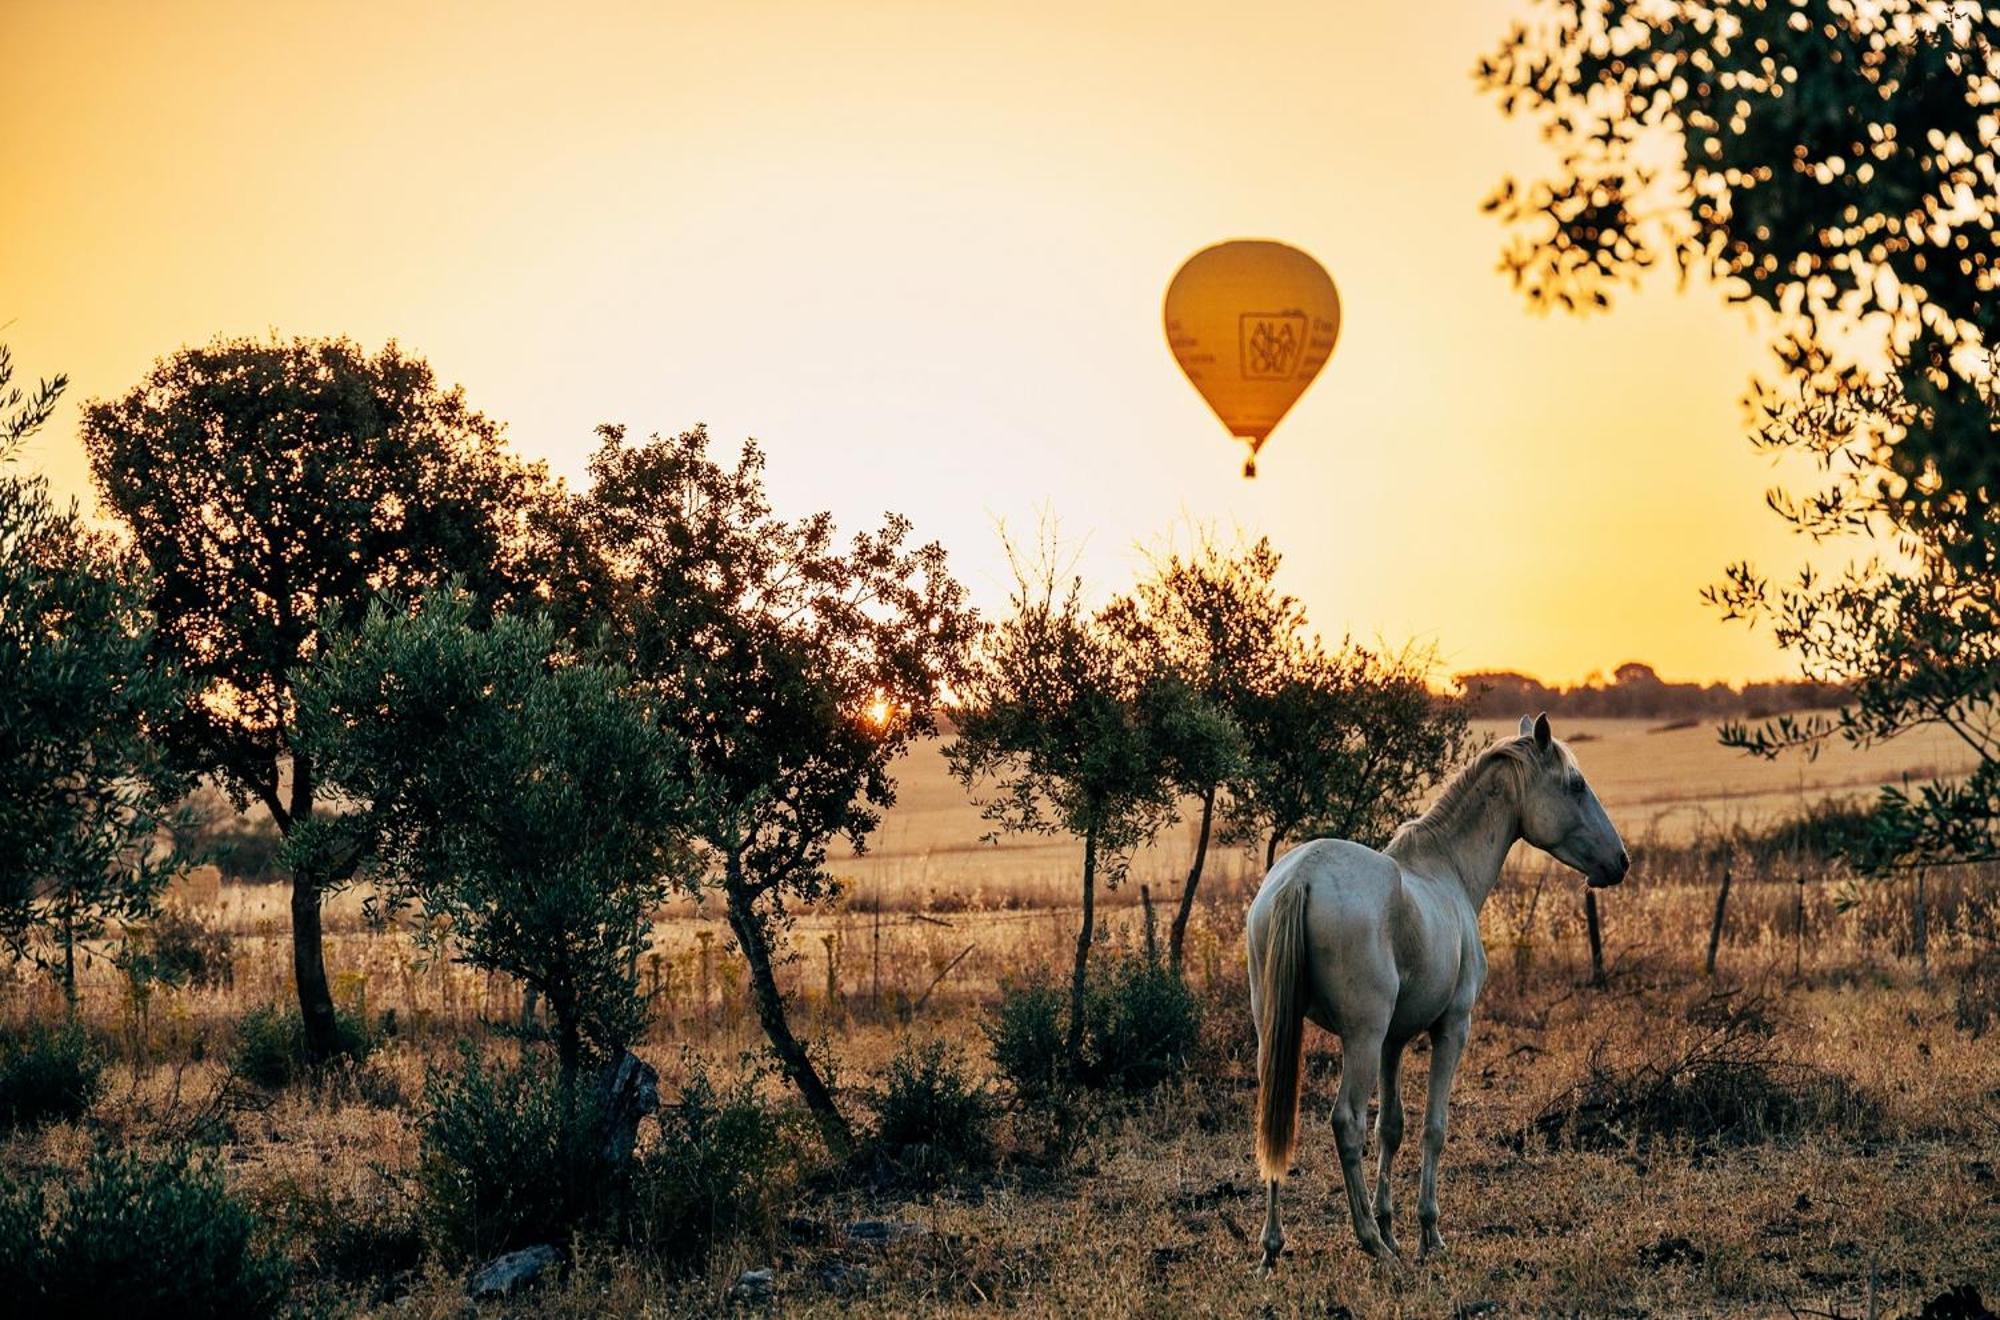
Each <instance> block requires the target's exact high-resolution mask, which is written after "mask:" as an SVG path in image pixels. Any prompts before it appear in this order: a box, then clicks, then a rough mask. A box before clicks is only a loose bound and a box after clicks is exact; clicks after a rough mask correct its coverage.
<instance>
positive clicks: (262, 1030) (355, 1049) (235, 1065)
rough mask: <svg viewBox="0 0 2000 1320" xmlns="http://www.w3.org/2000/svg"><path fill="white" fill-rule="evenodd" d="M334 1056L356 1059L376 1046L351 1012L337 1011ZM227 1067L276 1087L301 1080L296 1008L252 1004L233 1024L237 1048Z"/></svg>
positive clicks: (302, 1036) (302, 1051) (301, 1033)
mask: <svg viewBox="0 0 2000 1320" xmlns="http://www.w3.org/2000/svg"><path fill="white" fill-rule="evenodd" d="M334 1027H335V1030H336V1032H337V1036H338V1043H337V1045H336V1049H335V1052H336V1056H337V1057H339V1058H344V1059H351V1060H353V1061H354V1062H356V1063H359V1062H361V1061H362V1060H363V1059H366V1058H367V1057H368V1054H369V1051H371V1050H373V1049H374V1048H375V1038H374V1036H373V1035H371V1034H370V1033H369V1030H368V1024H367V1023H366V1022H364V1021H363V1020H362V1019H360V1018H358V1017H356V1016H354V1015H353V1014H350V1013H340V1012H336V1013H335V1014H334ZM229 1070H230V1071H231V1072H233V1073H235V1074H236V1075H237V1076H238V1077H240V1078H242V1079H243V1080H244V1081H246V1082H249V1083H250V1084H251V1085H253V1086H261V1087H263V1088H264V1089H265V1090H267V1091H279V1090H283V1089H284V1088H285V1087H287V1086H290V1085H292V1083H294V1082H297V1081H300V1080H302V1079H303V1078H304V1077H305V1076H306V1074H307V1073H308V1072H310V1071H311V1066H310V1065H309V1064H308V1063H307V1062H306V1024H305V1020H304V1019H303V1018H302V1017H300V1016H299V1010H298V1009H297V1008H286V1009H276V1008H268V1007H267V1008H253V1009H251V1010H250V1011H249V1012H248V1013H245V1014H244V1015H243V1020H242V1021H240V1022H238V1023H237V1024H236V1049H235V1050H234V1052H232V1053H231V1054H230V1056H229Z"/></svg>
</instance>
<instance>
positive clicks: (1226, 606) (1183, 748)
mask: <svg viewBox="0 0 2000 1320" xmlns="http://www.w3.org/2000/svg"><path fill="white" fill-rule="evenodd" d="M1278 563H1279V556H1278V552H1277V551H1276V550H1274V549H1272V547H1271V543H1270V541H1269V539H1267V538H1259V539H1258V540H1257V541H1256V542H1255V543H1253V544H1248V545H1237V546H1234V547H1231V546H1228V545H1225V544H1223V543H1221V542H1219V541H1218V540H1217V539H1216V538H1215V537H1214V536H1213V534H1211V533H1209V532H1207V531H1199V532H1197V533H1196V535H1195V537H1194V544H1193V545H1192V546H1191V547H1190V548H1189V549H1188V550H1187V551H1185V552H1183V551H1181V550H1178V549H1175V550H1170V551H1168V552H1166V553H1164V554H1162V555H1160V556H1158V557H1157V558H1156V559H1155V560H1154V562H1153V564H1152V566H1151V570H1150V571H1149V572H1148V573H1147V574H1146V575H1145V576H1144V577H1142V578H1141V579H1140V581H1139V583H1138V585H1137V586H1136V587H1134V589H1133V591H1132V593H1131V594H1130V595H1129V596H1126V597H1123V598H1121V599H1120V600H1119V601H1118V602H1115V603H1114V605H1113V607H1112V612H1111V616H1110V621H1111V624H1112V626H1113V628H1114V629H1116V630H1117V631H1118V632H1119V633H1121V634H1122V635H1123V636H1124V637H1125V639H1126V644H1127V645H1128V646H1131V647H1133V648H1136V650H1137V652H1138V663H1139V664H1140V665H1141V666H1142V667H1143V668H1144V669H1145V670H1147V671H1148V672H1149V673H1150V674H1151V675H1152V676H1153V677H1154V681H1155V682H1162V681H1164V682H1173V683H1178V684H1180V685H1182V686H1183V687H1184V688H1185V689H1186V698H1185V699H1183V700H1179V701H1177V703H1176V704H1177V705H1178V706H1179V711H1178V717H1177V718H1175V719H1171V720H1164V721H1159V722H1157V723H1158V726H1159V727H1160V729H1161V732H1162V734H1163V735H1164V738H1163V741H1164V744H1165V745H1164V747H1163V752H1164V754H1165V756H1166V758H1167V763H1168V764H1169V766H1170V767H1171V769H1172V773H1173V778H1174V781H1175V787H1176V788H1177V790H1178V791H1179V792H1180V793H1182V794H1184V795H1186V796H1187V797H1189V798H1192V799H1193V800H1194V801H1195V802H1196V803H1198V804H1199V809H1200V823H1199V825H1198V826H1197V829H1196V833H1195V844H1194V856H1193V858H1192V859H1191V860H1190V861H1189V864H1188V873H1187V879H1186V881H1185V882H1184V883H1183V884H1182V886H1181V898H1180V905H1179V907H1178V908H1177V909H1176V911H1175V913H1174V919H1173V925H1172V928H1171V930H1170V932H1169V935H1168V939H1167V950H1168V963H1169V965H1170V966H1172V968H1173V969H1174V970H1175V971H1176V972H1178V971H1179V970H1180V967H1181V957H1182V949H1183V947H1184V945H1185V943H1186V940H1187V928H1188V920H1189V918H1190V917H1191V916H1192V914H1193V912H1194V902H1195V892H1196V889H1197V887H1198V886H1199V885H1200V884H1201V874H1202V868H1203V865H1204V863H1205V862H1206V860H1207V857H1208V850H1209V843H1210V840H1211V838H1212V836H1213V831H1214V826H1215V820H1216V807H1217V803H1218V800H1219V799H1221V798H1222V797H1223V795H1224V791H1225V788H1226V786H1227V785H1228V784H1229V782H1230V781H1231V780H1233V779H1238V778H1239V777H1240V776H1241V774H1242V773H1243V771H1244V769H1245V768H1246V767H1245V763H1244V757H1245V755H1246V752H1247V749H1246V747H1245V745H1244V737H1243V730H1244V727H1245V726H1246V725H1247V724H1249V723H1251V722H1252V721H1253V720H1254V719H1255V717H1256V715H1257V713H1258V711H1259V710H1260V709H1261V707H1260V703H1261V702H1262V701H1263V700H1264V698H1266V697H1268V696H1269V695H1270V694H1271V693H1273V692H1275V691H1276V690H1277V689H1278V687H1279V686H1280V684H1281V683H1282V681H1283V679H1284V677H1285V675H1286V672H1287V664H1288V660H1289V658H1290V657H1291V655H1292V654H1293V653H1294V651H1295V650H1296V648H1297V646H1298V645H1299V634H1300V633H1301V631H1302V630H1303V628H1304V626H1305V609H1304V607H1303V606H1302V605H1300V604H1299V602H1298V601H1297V600H1296V599H1295V598H1293V597H1292V596H1290V595H1289V594H1287V593H1285V592H1282V591H1280V590H1278V588H1277V585H1276V577H1277V572H1278ZM1225 805H1226V804H1225Z"/></svg>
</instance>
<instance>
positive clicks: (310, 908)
mask: <svg viewBox="0 0 2000 1320" xmlns="http://www.w3.org/2000/svg"><path fill="white" fill-rule="evenodd" d="M313 788H314V785H313V772H312V762H310V761H308V760H307V759H306V758H305V757H303V756H294V757H293V758H292V802H291V813H290V816H289V818H288V819H287V820H285V821H283V822H281V824H282V825H283V827H284V830H285V832H286V833H288V834H289V833H290V832H291V830H292V827H293V826H295V825H297V824H298V823H299V822H300V821H302V820H311V819H312V814H313ZM319 900H320V879H319V874H318V872H317V870H316V869H315V867H314V866H313V865H311V864H308V865H306V866H303V867H300V868H299V869H297V870H295V871H293V872H292V979H293V980H295V981H296V982H297V983H298V987H299V1019H300V1021H301V1022H303V1023H304V1025H305V1037H306V1057H307V1058H308V1059H309V1060H310V1061H312V1062H313V1063H324V1062H326V1061H327V1060H328V1059H330V1058H332V1057H333V1056H334V1055H335V1054H336V1053H338V1052H339V1049H340V1029H339V1026H338V1024H337V1023H336V1022H335V1021H334V1016H333V991H332V989H331V988H329V987H328V985H327V980H326V946H325V942H324V940H323V939H322V937H321V933H320V911H319Z"/></svg>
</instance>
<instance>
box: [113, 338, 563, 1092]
mask: <svg viewBox="0 0 2000 1320" xmlns="http://www.w3.org/2000/svg"><path fill="white" fill-rule="evenodd" d="M83 438H84V443H85V445H86V447H87V448H88V449H89V451H90V461H91V470H92V472H93V474H94V475H95V477H96V480H97V486H98V489H99V491H100V492H101V493H102V495H103V497H104V501H105V503H106V505H108V506H109V508H110V510H111V511H112V512H113V513H115V514H116V515H117V516H118V517H119V518H120V519H122V520H123V521H124V523H125V524H126V526H127V527H129V528H130V529H131V532H132V536H133V540H134V542H135V543H136V545H137V548H138V550H139V553H140V554H141V555H142V556H143V557H144V559H145V561H146V562H147V564H148V565H149V566H150V568H151V570H152V576H151V601H150V604H151V607H152V611H153V614H154V616H155V619H156V628H157V631H156V632H155V633H154V635H153V652H154V654H155V656H156V658H158V659H159V660H161V661H163V662H167V663H171V664H174V665H176V666H178V667H180V668H181V669H182V670H183V671H184V672H185V673H186V675H187V677H188V680H189V684H190V686H189V691H188V696H187V698H186V700H185V702H184V704H183V707H182V709H181V711H180V714H179V718H178V719H177V720H176V721H175V724H174V726H173V728H172V729H171V731H170V733H171V742H172V745H173V748H174V750H175V752H176V753H177V756H178V759H179V760H180V762H181V764H182V765H183V766H185V767H186V768H188V769H190V770H194V771H199V772H201V773H205V774H214V775H216V776H217V777H218V778H219V779H220V781H221V782H222V783H223V784H224V785H225V786H226V787H227V788H228V789H229V790H230V792H231V794H232V796H233V797H234V798H235V800H236V803H237V806H238V807H239V809H240V808H241V807H243V806H244V805H246V804H247V802H248V801H249V800H250V799H253V798H254V799H255V800H256V801H258V802H260V803H261V804H263V806H264V807H265V808H266V809H267V810H268V811H269V812H270V813H271V818H272V820H274V821H275V822H276V823H277V826H278V828H279V830H281V831H283V832H284V833H286V834H289V833H290V832H291V830H292V828H293V827H294V826H295V825H297V824H299V823H302V822H305V821H309V820H311V819H312V817H313V815H314V813H315V811H316V810H317V809H318V807H319V804H320V800H321V792H320V780H319V773H318V767H316V766H315V765H314V764H313V762H312V758H311V757H310V756H301V755H298V754H296V748H295V747H294V746H293V743H294V732H295V725H294V710H293V684H294V682H295V680H296V678H297V675H298V673H299V671H300V670H301V669H302V668H303V667H304V666H305V665H307V664H308V663H310V662H311V660H312V658H313V656H314V655H315V654H317V653H318V651H319V650H320V648H321V646H322V645H323V642H324V630H325V628H326V627H327V626H329V625H332V626H336V627H345V628H351V627H354V626H355V625H357V624H359V622H360V621H361V618H362V615H363V613H364V612H365V611H366V609H367V607H368V604H369V602H370V601H371V600H373V599H374V597H375V594H376V593H377V592H378V591H390V592H397V593H402V594H404V595H410V594H414V593H416V592H418V591H421V590H422V589H424V588H425V587H428V586H431V585H434V584H437V583H441V582H443V581H445V580H446V579H448V578H450V577H452V576H454V575H457V576H461V577H462V578H463V579H464V581H465V582H466V583H467V585H468V586H469V587H470V588H471V589H472V590H474V591H475V592H478V593H480V594H481V595H483V596H487V597H491V598H508V597H512V596H517V595H521V594H524V593H526V592H527V590H528V589H529V587H528V584H530V583H531V582H532V581H533V580H534V579H535V577H536V576H537V571H536V570H535V569H534V568H533V567H532V566H533V565H534V563H535V555H534V554H533V553H531V552H532V551H533V550H534V549H535V548H536V547H537V546H538V545H539V542H538V541H537V539H536V538H535V537H534V536H533V535H532V533H533V531H534V530H535V516H536V510H537V508H538V507H539V504H540V502H541V496H542V494H543V483H542V478H541V475H540V473H539V471H538V470H537V469H533V468H529V467H525V466H523V465H521V464H519V463H517V462H515V461H514V460H513V459H511V458H510V457H508V456H507V454H506V453H505V451H504V449H503V448H502V446H501V440H500V428H499V427H498V426H497V425H495V424H494V423H492V422H490V421H488V420H486V419H485V418H484V417H481V416H480V415H479V414H478V413H476V412H473V411H472V410H471V409H470V408H469V407H467V405H466V402H465V398H464V396H463V394H461V393H460V392H459V391H457V390H449V391H447V390H443V389H440V388H439V387H438V384H437V382H436V380H435V379H434V378H433V376H432V375H431V371H430V368H429V367H427V366H425V365H424V364H423V363H422V362H421V361H418V360H417V359H415V358H411V357H408V356H405V355H404V354H403V353H402V352H400V351H399V350H398V349H397V348H396V347H395V346H394V345H393V344H391V345H390V346H388V347H386V348H384V349H383V350H382V351H381V352H380V353H378V354H376V355H375V356H373V357H369V356H366V355H365V354H363V352H362V351H361V349H360V348H359V347H357V346H356V345H355V344H353V343H351V342H349V341H347V340H343V339H334V340H292V341H289V342H277V341H273V342H269V343H265V342H259V341H255V340H235V341H229V340H218V341H217V342H215V343H214V344H211V345H209V346H208V347H206V348H191V349H184V350H182V351H181V352H179V353H176V354H174V355H173V356H172V357H170V358H167V359H166V360H164V361H162V362H160V363H159V364H158V365H157V366H155V367H154V369H153V371H152V373H151V374H150V375H148V376H147V377H146V379H145V380H144V381H143V382H142V383H141V384H140V385H139V386H138V387H137V388H136V389H134V390H133V391H132V392H131V393H129V394H127V395H125V396H124V397H123V398H120V399H117V400H114V401H112V402H108V403H95V404H92V405H90V406H89V407H87V408H86V409H85V410H84V415H83ZM348 878H349V877H348V876H346V875H343V874H341V873H340V872H339V871H338V870H335V871H322V870H318V869H315V868H314V867H313V866H310V865H309V866H307V867H305V868H303V869H299V870H296V871H295V872H294V873H293V877H292V969H293V973H294V975H295V977H296V979H297V982H298V994H299V1007H300V1010H301V1013H302V1015H303V1018H304V1021H305V1026H306V1040H307V1045H308V1048H309V1049H310V1050H311V1051H312V1053H313V1054H314V1056H315V1057H318V1058H324V1057H326V1056H327V1055H329V1054H330V1053H331V1052H333V1050H334V1049H335V1048H336V1046H337V1043H338V1035H337V1031H336V1027H335V1023H334V1015H333V997H332V994H331V992H330V991H329V989H328V986H327V976H326V960H325V955H324V951H323V949H322V945H321V940H320V900H321V898H322V897H323V896H324V895H325V894H326V893H327V892H329V891H331V890H332V889H334V888H337V887H338V886H339V885H341V884H343V883H344V882H345V881H346V880H347V879H348Z"/></svg>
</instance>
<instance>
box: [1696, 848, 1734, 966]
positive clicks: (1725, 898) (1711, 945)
mask: <svg viewBox="0 0 2000 1320" xmlns="http://www.w3.org/2000/svg"><path fill="white" fill-rule="evenodd" d="M1730 869H1731V868H1730V863H1728V862H1724V863H1723V864H1722V888H1721V889H1719V890H1717V891H1716V894H1715V920H1714V921H1712V922H1710V923H1709V926H1708V960H1707V962H1706V964H1705V965H1704V968H1703V970H1704V971H1705V972H1706V973H1707V976H1708V979H1709V980H1711V981H1713V980H1714V979H1715V951H1716V949H1717V948H1718V947H1720V946H1721V944H1722V918H1723V916H1724V914H1725V913H1727V912H1728V911H1729V872H1730Z"/></svg>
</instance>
